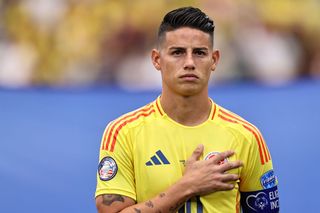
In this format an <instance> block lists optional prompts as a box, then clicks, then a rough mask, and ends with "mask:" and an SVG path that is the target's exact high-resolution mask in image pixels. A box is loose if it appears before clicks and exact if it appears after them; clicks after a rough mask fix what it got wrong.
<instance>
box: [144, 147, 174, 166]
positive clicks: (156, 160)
mask: <svg viewBox="0 0 320 213" xmlns="http://www.w3.org/2000/svg"><path fill="white" fill-rule="evenodd" d="M163 164H170V162H169V161H168V159H167V158H166V157H165V156H164V154H163V153H162V152H161V150H158V151H157V152H156V154H155V155H154V156H152V157H151V159H150V160H149V161H148V162H146V166H153V165H163Z"/></svg>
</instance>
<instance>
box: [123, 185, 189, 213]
mask: <svg viewBox="0 0 320 213" xmlns="http://www.w3.org/2000/svg"><path fill="white" fill-rule="evenodd" d="M192 195H193V193H192V191H191V190H190V188H189V187H188V185H187V183H186V182H185V181H184V180H180V181H178V182H177V183H175V184H174V185H172V186H171V187H170V188H168V189H167V190H166V191H164V192H162V193H160V194H159V195H157V196H156V197H154V198H152V199H150V200H147V201H145V202H142V203H137V204H135V205H132V206H130V207H127V208H125V209H123V210H122V211H121V212H122V213H127V212H128V213H129V212H136V213H138V212H147V213H153V212H156V213H159V212H161V213H165V212H176V211H178V209H179V208H180V207H181V206H182V205H183V204H184V203H185V202H186V201H187V200H188V199H189V198H190V197H192Z"/></svg>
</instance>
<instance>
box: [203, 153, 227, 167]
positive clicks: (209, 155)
mask: <svg viewBox="0 0 320 213" xmlns="http://www.w3.org/2000/svg"><path fill="white" fill-rule="evenodd" d="M218 154H220V152H209V154H207V155H206V157H205V158H204V159H205V160H209V159H211V158H213V157H214V156H216V155H218ZM226 162H228V158H225V159H224V160H221V161H220V162H219V164H220V165H221V164H224V163H226Z"/></svg>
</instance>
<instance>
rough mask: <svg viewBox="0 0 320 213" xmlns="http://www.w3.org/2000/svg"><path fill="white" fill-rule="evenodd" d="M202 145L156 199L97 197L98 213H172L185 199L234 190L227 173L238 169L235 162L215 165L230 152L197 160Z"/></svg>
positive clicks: (230, 154) (237, 162) (232, 177)
mask: <svg viewBox="0 0 320 213" xmlns="http://www.w3.org/2000/svg"><path fill="white" fill-rule="evenodd" d="M202 153H203V146H202V145H199V146H198V147H197V149H196V150H195V151H194V152H193V154H192V156H191V157H190V158H189V159H188V160H187V162H186V169H185V173H184V175H183V177H182V178H181V179H180V180H179V181H177V182H176V183H175V184H173V185H172V186H171V187H169V188H168V189H167V190H166V191H164V192H162V193H160V194H159V195H158V196H156V197H154V198H152V199H150V200H148V201H145V202H142V203H137V204H135V201H134V200H133V199H131V198H129V197H126V196H121V195H100V196H98V197H97V198H96V205H97V208H98V211H99V213H105V212H108V213H109V212H112V213H113V212H123V213H125V212H136V213H138V212H150V213H159V212H162V213H165V212H176V211H177V210H178V209H179V207H180V206H182V205H183V204H184V203H185V202H186V201H187V200H188V199H189V198H191V197H194V196H196V195H203V194H208V193H213V192H215V191H225V190H231V189H233V188H234V184H232V183H230V182H232V181H236V180H238V179H239V176H238V175H235V174H228V173H226V171H229V170H231V169H234V168H238V167H240V166H241V165H242V164H241V162H239V161H235V162H226V163H224V164H222V165H220V164H219V162H220V161H221V160H223V159H225V158H227V157H230V156H232V155H233V152H231V151H227V152H223V153H221V154H219V155H217V156H215V157H213V158H211V159H209V160H205V161H199V158H200V156H201V154H202Z"/></svg>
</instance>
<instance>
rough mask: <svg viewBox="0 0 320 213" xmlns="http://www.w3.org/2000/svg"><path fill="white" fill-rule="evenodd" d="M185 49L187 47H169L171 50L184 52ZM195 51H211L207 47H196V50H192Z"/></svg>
mask: <svg viewBox="0 0 320 213" xmlns="http://www.w3.org/2000/svg"><path fill="white" fill-rule="evenodd" d="M183 49H186V48H185V47H179V46H172V47H169V50H183ZM192 49H193V50H205V51H208V50H209V49H208V48H207V47H195V48H192Z"/></svg>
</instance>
